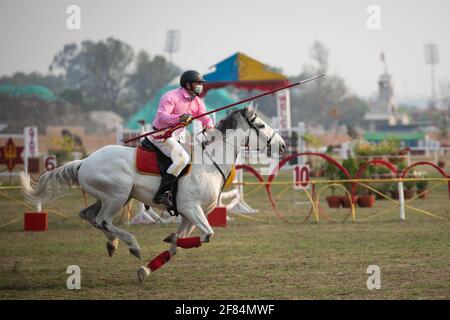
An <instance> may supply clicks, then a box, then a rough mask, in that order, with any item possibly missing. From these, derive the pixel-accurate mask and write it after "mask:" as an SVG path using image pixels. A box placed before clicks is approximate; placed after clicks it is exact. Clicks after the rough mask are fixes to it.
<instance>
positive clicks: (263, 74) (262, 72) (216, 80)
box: [204, 52, 289, 94]
mask: <svg viewBox="0 0 450 320" xmlns="http://www.w3.org/2000/svg"><path fill="white" fill-rule="evenodd" d="M213 67H215V70H214V71H213V72H211V73H208V74H205V75H204V78H205V80H206V81H207V82H206V83H205V84H204V94H206V93H207V92H208V91H209V90H211V89H217V88H222V87H225V86H230V85H231V86H234V87H236V88H239V89H247V90H261V91H269V90H274V89H276V88H279V87H281V86H285V85H287V84H289V80H288V78H287V77H286V76H284V75H282V74H281V73H278V72H274V71H271V70H269V69H268V68H267V66H266V65H265V64H263V63H262V62H259V61H257V60H255V59H253V58H251V57H249V56H247V55H245V54H243V53H241V52H237V53H235V54H233V55H232V56H230V57H228V58H226V59H225V60H222V61H221V62H219V63H217V64H216V65H214V66H213Z"/></svg>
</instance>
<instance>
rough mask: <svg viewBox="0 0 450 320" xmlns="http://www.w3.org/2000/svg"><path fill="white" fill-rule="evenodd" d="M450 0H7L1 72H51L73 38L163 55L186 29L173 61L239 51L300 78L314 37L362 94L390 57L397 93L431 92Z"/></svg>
mask: <svg viewBox="0 0 450 320" xmlns="http://www.w3.org/2000/svg"><path fill="white" fill-rule="evenodd" d="M70 4H76V5H79V6H80V8H81V30H68V29H67V28H66V19H67V17H68V15H67V14H66V8H67V7H68V6H69V5H70ZM369 5H378V6H379V7H380V8H381V30H369V29H368V28H367V26H366V21H367V18H368V14H367V13H366V9H367V7H368V6H369ZM449 13H450V1H448V0H395V1H392V0H391V1H385V0H370V1H366V0H340V1H332V0H308V1H303V0H292V1H291V0H277V1H263V0H259V1H257V0H226V1H214V0H194V1H175V0H146V1H144V0H129V1H119V0H88V1H78V0H71V1H66V0H39V1H31V0H29V1H23V0H0V40H1V42H0V43H1V50H0V52H1V56H0V75H5V74H8V75H9V74H12V73H13V72H15V71H18V70H20V71H25V72H30V71H39V72H47V70H48V69H47V68H48V65H49V64H50V62H51V60H52V57H53V55H54V54H55V53H56V52H57V51H58V50H60V49H61V48H62V46H63V45H64V44H66V43H69V42H80V41H81V40H84V39H92V40H99V39H104V38H106V37H109V36H113V37H116V38H118V39H121V40H123V41H125V42H127V43H129V44H130V45H131V46H132V47H133V48H134V49H136V50H139V49H145V50H147V51H148V52H149V53H150V54H152V55H155V54H163V53H164V42H165V37H166V31H167V30H168V29H171V28H175V29H179V30H181V44H180V51H179V52H178V53H176V54H175V55H174V62H175V63H176V64H178V65H179V66H181V67H182V68H184V69H187V68H192V69H198V70H200V71H202V72H205V73H206V72H207V71H208V67H209V66H211V65H213V64H215V63H216V62H218V61H220V60H222V59H224V58H226V57H228V56H229V55H231V54H233V53H235V52H236V51H241V52H243V53H246V54H248V55H250V56H252V57H254V58H256V59H258V60H260V61H262V62H264V63H267V64H270V65H273V66H277V67H280V68H282V69H283V71H284V73H285V74H286V75H297V74H299V73H300V72H301V70H302V66H303V65H304V64H305V63H309V62H311V60H310V58H309V48H310V47H311V44H312V43H313V42H314V41H315V40H320V41H322V42H323V43H324V44H325V45H326V46H327V47H328V49H329V50H330V70H329V72H330V73H337V74H339V75H341V76H342V77H343V78H344V79H345V80H346V82H347V84H348V86H349V87H350V88H351V89H352V90H353V91H354V92H356V93H357V94H360V95H363V96H368V95H371V94H373V93H374V92H375V91H376V90H377V78H378V76H379V74H380V72H381V71H382V70H383V68H382V64H381V62H380V52H381V51H385V53H386V57H387V61H388V69H389V71H390V72H391V73H392V75H393V77H394V81H395V91H396V93H397V94H398V96H401V97H405V96H410V97H415V96H418V95H429V92H430V80H429V78H430V73H429V67H428V66H427V65H425V63H424V49H423V46H424V44H425V43H428V42H435V43H437V44H438V46H439V56H440V60H441V62H440V64H439V65H438V67H437V71H436V73H437V79H438V80H439V79H449V78H450V34H449V31H450V15H449Z"/></svg>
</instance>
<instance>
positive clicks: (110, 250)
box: [106, 242, 116, 258]
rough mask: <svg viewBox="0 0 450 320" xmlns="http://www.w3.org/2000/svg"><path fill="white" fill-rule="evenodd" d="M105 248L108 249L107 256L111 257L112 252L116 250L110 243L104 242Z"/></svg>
mask: <svg viewBox="0 0 450 320" xmlns="http://www.w3.org/2000/svg"><path fill="white" fill-rule="evenodd" d="M106 250H108V254H109V257H110V258H112V256H113V255H114V252H116V247H115V246H113V245H112V244H111V243H109V242H106Z"/></svg>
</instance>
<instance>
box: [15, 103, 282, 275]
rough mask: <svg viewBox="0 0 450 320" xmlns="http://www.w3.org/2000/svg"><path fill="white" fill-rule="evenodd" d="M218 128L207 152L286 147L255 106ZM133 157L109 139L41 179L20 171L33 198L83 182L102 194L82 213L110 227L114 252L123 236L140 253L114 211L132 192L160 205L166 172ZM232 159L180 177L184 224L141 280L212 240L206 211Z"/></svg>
mask: <svg viewBox="0 0 450 320" xmlns="http://www.w3.org/2000/svg"><path fill="white" fill-rule="evenodd" d="M216 128H217V129H219V130H220V131H221V132H222V133H226V134H224V135H223V141H211V142H210V143H209V144H208V145H207V146H206V147H205V150H204V151H203V152H204V153H207V154H208V151H209V150H213V148H214V150H216V149H217V148H218V145H217V144H222V145H223V144H231V145H233V146H234V149H233V150H234V153H235V154H234V160H235V159H236V156H237V152H238V150H239V147H240V146H242V145H245V146H246V147H248V148H249V149H256V148H258V149H259V146H260V145H262V146H263V148H261V149H259V151H260V152H263V151H265V152H267V154H268V156H270V152H271V150H279V151H280V153H282V152H284V148H285V144H284V141H283V139H282V138H281V137H280V136H279V135H278V134H277V133H276V132H275V131H274V130H273V129H272V128H270V127H269V126H268V125H267V124H266V123H265V122H264V121H263V120H262V119H260V118H259V117H258V116H257V115H256V110H255V109H254V108H253V107H251V106H250V107H247V108H244V109H240V110H236V111H234V112H232V113H230V114H229V115H228V116H227V117H226V118H225V119H224V120H222V121H221V122H220V123H218V125H216ZM227 129H234V130H227ZM216 140H217V139H216ZM274 147H277V149H274ZM219 149H220V150H222V149H223V148H220V147H219ZM134 157H135V149H134V148H130V147H124V146H119V145H108V146H105V147H102V148H101V149H99V150H97V151H95V152H94V153H92V154H91V155H89V156H88V157H87V158H85V159H84V160H76V161H72V162H69V163H67V164H65V165H63V166H61V167H59V168H57V169H55V170H53V171H50V172H46V173H44V174H42V175H41V176H40V177H39V180H38V181H37V183H36V182H32V181H31V179H30V177H29V176H27V175H25V174H21V176H20V178H21V183H22V187H23V190H24V192H25V195H26V196H27V197H28V199H29V200H31V201H33V202H38V201H39V202H41V203H42V204H44V203H46V202H49V201H52V200H54V199H56V198H57V197H58V196H60V195H61V194H62V193H63V191H64V190H63V189H62V188H61V187H64V186H66V187H69V188H70V186H72V185H74V184H75V185H76V184H78V185H79V186H80V187H81V188H82V189H83V190H84V191H86V192H87V193H88V194H90V195H91V196H92V197H94V198H95V199H97V202H96V203H94V204H93V205H91V206H89V207H87V208H85V209H83V210H82V211H81V212H80V216H81V218H83V219H85V220H87V221H89V222H90V223H92V224H93V225H94V226H95V227H96V228H99V229H100V230H102V231H103V232H104V233H105V235H106V236H107V238H108V241H107V244H106V247H107V250H108V253H109V255H110V256H112V255H113V253H114V251H115V250H116V249H117V246H118V240H117V239H120V240H122V241H123V242H124V243H125V244H127V246H128V248H129V251H130V253H131V254H133V255H134V256H136V257H138V258H140V257H141V248H140V246H139V244H138V242H137V240H136V238H135V237H134V235H132V234H131V233H130V232H128V231H126V230H123V229H121V228H118V227H117V226H115V225H113V223H112V222H113V217H114V216H115V214H116V213H117V212H118V211H119V210H120V209H121V208H122V207H123V206H124V205H125V204H126V203H127V202H128V201H129V200H130V199H131V198H135V199H136V200H138V201H140V202H143V203H145V204H147V205H149V206H150V205H151V206H153V207H156V208H158V206H155V204H153V203H152V200H151V199H153V196H154V194H155V193H156V191H157V190H158V187H159V184H160V181H161V178H160V177H158V176H151V175H142V174H139V173H138V172H136V170H135V158H134ZM233 164H234V163H220V164H211V163H209V164H207V163H204V164H192V168H191V170H190V172H189V174H187V175H185V176H183V177H181V178H179V181H178V192H177V195H176V200H177V207H178V211H179V213H180V214H181V215H182V221H181V224H180V225H179V227H178V230H177V232H176V233H174V234H172V235H170V236H169V237H167V238H166V239H165V240H164V241H166V242H169V243H170V244H171V246H170V249H169V251H165V252H163V253H161V254H160V255H159V256H157V257H156V258H155V259H153V260H152V261H150V263H149V264H148V266H147V267H145V266H142V267H141V268H140V269H139V271H138V276H139V280H140V281H141V282H142V281H143V280H144V279H145V277H146V276H148V275H149V274H150V272H151V271H155V270H156V269H158V268H159V267H160V266H162V265H163V264H164V263H165V262H167V261H168V260H169V259H170V257H171V256H173V255H175V254H176V251H177V247H181V248H192V247H198V246H200V245H201V243H205V242H209V240H210V237H211V236H212V235H213V234H214V231H213V229H212V228H211V226H210V225H209V223H208V220H207V218H206V216H207V214H209V213H210V212H211V211H212V210H213V209H214V207H215V206H216V205H217V201H218V198H219V196H220V193H221V191H222V186H223V184H224V176H225V177H227V176H228V174H229V173H230V171H231V169H232V166H233ZM161 209H164V208H161ZM195 227H197V228H198V229H199V230H200V232H201V236H200V237H190V238H188V236H189V235H190V234H191V232H192V231H193V230H194V228H195Z"/></svg>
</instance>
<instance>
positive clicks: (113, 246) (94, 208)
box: [79, 200, 119, 257]
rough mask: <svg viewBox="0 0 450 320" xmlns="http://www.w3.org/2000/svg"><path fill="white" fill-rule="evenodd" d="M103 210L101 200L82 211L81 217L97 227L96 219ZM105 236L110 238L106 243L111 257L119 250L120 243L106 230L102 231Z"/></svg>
mask: <svg viewBox="0 0 450 320" xmlns="http://www.w3.org/2000/svg"><path fill="white" fill-rule="evenodd" d="M101 209H102V203H101V201H100V200H97V202H95V203H94V204H92V205H90V206H89V207H87V208H85V209H83V210H81V211H80V213H79V215H80V217H81V218H82V219H83V220H86V221H88V222H90V223H91V224H92V225H95V218H96V217H97V215H98V213H99V212H100V210H101ZM102 231H103V233H104V234H105V236H106V237H107V238H108V242H106V249H107V250H108V254H109V256H110V257H112V256H113V254H114V252H115V251H116V250H117V246H118V245H119V242H118V240H117V238H116V237H115V236H114V235H113V234H112V233H110V232H108V231H106V230H102Z"/></svg>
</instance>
